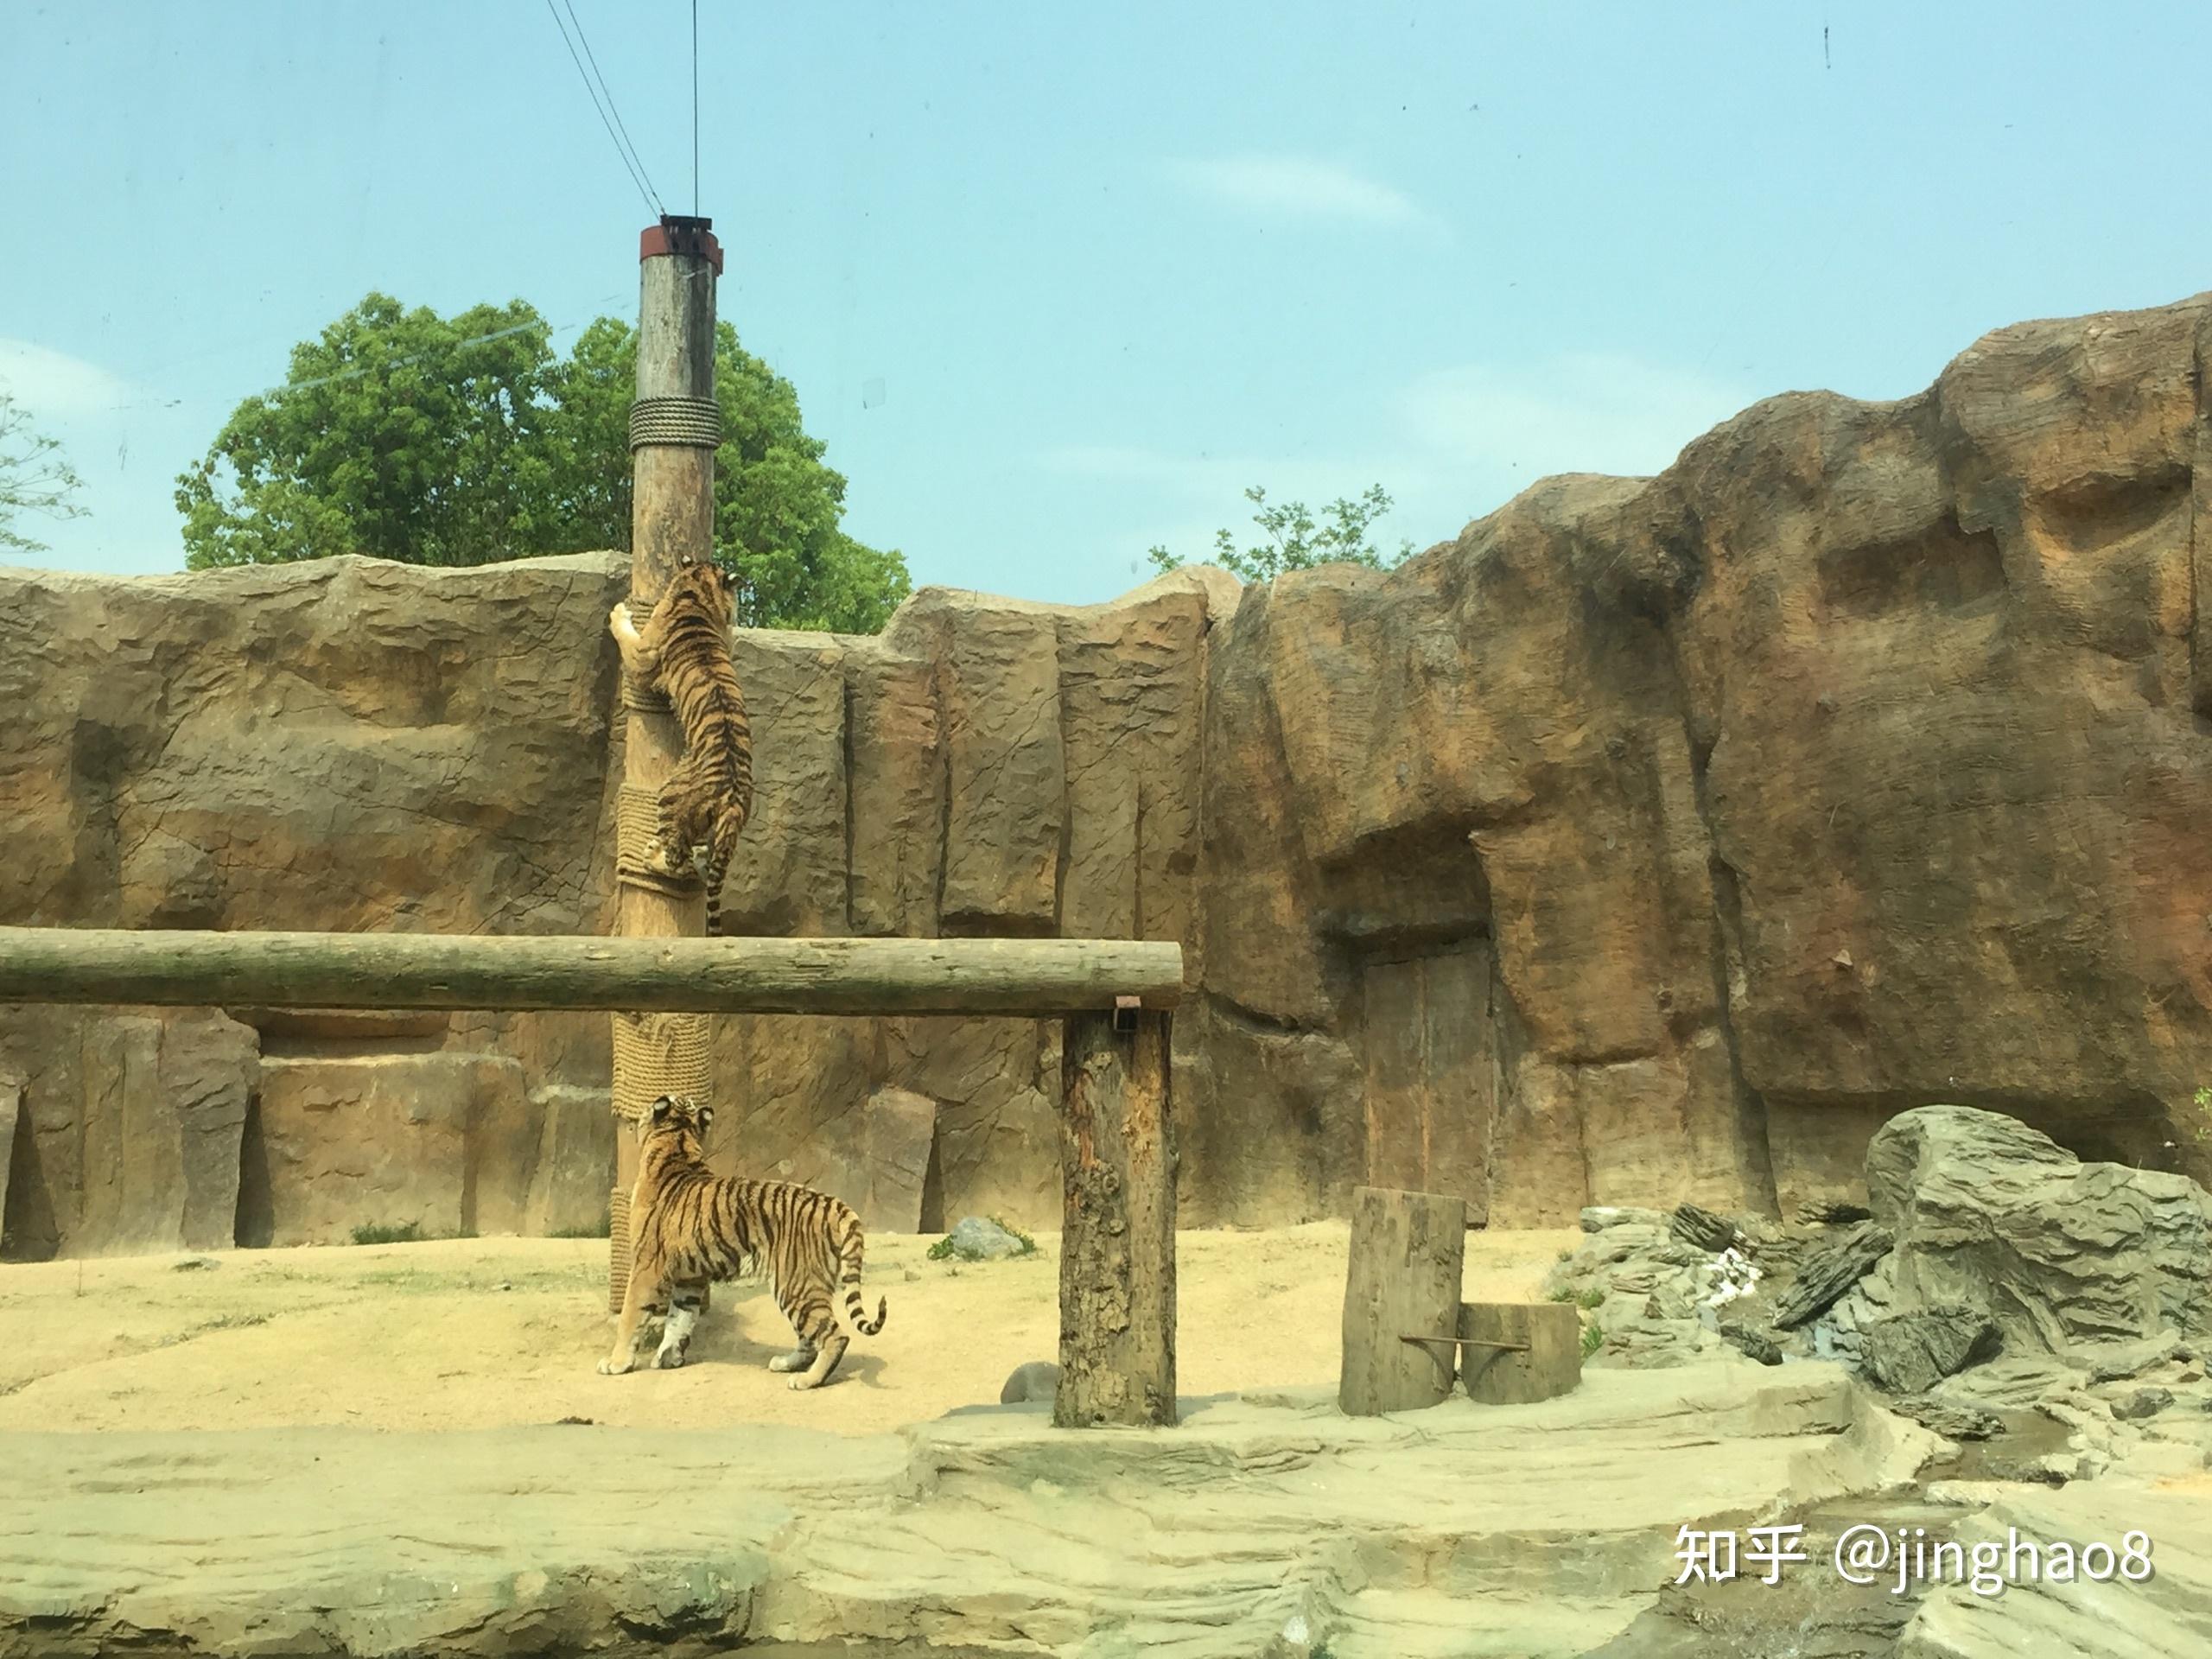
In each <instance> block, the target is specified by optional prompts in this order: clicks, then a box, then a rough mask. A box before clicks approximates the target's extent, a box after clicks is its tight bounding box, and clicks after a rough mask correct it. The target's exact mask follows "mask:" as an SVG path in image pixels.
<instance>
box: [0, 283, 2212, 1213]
mask: <svg viewBox="0 0 2212 1659" xmlns="http://www.w3.org/2000/svg"><path fill="white" fill-rule="evenodd" d="M2208 342H2212V296H2206V297H2203V298H2200V299H2197V300H2194V301H2190V302H2186V303H2183V304H2181V305H2177V306H2172V307H2168V308H2163V309H2159V310H2154V311H2146V312H2139V313H2129V314H2119V315H2104V316H2098V317H2092V318H2088V319H2082V320H2076V321H2064V322H2044V323H2031V324H2024V325H2022V326H2019V327H2013V328H2009V329H2005V330H2003V331H2000V332H1999V333H1998V334H1993V335H1991V336H1989V337H1988V338H1986V340H1982V341H1981V342H1980V343H1979V344H1978V345H1976V346H1974V348H1973V349H1972V350H1970V351H1968V352H1967V353H1965V354H1964V355H1962V356H1961V357H1960V358H1959V359H1957V360H1956V361H1955V362H1954V363H1953V364H1952V365H1950V366H1949V367H1948V369H1947V370H1946V371H1945V372H1944V373H1943V375H1942V377H1941V378H1940V379H1939V380H1938V381H1937V383H1936V385H1935V386H1934V387H1933V388H1931V389H1930V390H1929V391H1927V392H1925V393H1923V394H1922V395H1920V396H1918V397H1913V398H1910V399H1906V400H1904V401H1903V402H1898V403H1892V404H1863V403H1857V402H1853V401H1851V400H1849V399H1846V398H1842V397H1834V396H1830V395H1826V394H1792V395H1789V396H1787V397H1778V398H1774V399H1771V400H1770V401H1768V402H1766V403H1764V404H1758V406H1756V407H1754V408H1753V409H1751V410H1748V411H1746V412H1745V414H1743V415H1741V416H1738V417H1737V418H1736V419H1734V420H1732V421H1731V422H1729V423H1726V425H1724V426H1722V427H1720V428H1719V429H1716V430H1715V431H1713V432H1712V433H1710V434H1708V435H1706V436H1705V437H1703V438H1700V439H1699V440H1698V441H1697V442H1694V443H1693V444H1691V445H1690V446H1689V447H1688V448H1687V449H1686V450H1685V451H1684V452H1683V454H1682V455H1681V458H1680V459H1679V461H1677V462H1676V463H1675V466H1674V467H1670V468H1669V470H1668V471H1667V472H1665V473H1663V474H1660V475H1659V476H1658V477H1656V478H1654V479H1650V480H1620V479H1605V478H1592V477H1570V478H1560V479H1554V480H1548V481H1546V482H1544V483H1542V484H1540V485H1538V486H1535V488H1534V489H1532V490H1530V491H1529V492H1528V493H1526V494H1524V495H1522V496H1521V497H1520V498H1518V499H1516V500H1515V501H1513V502H1511V503H1510V504H1509V505H1507V506H1505V507H1504V508H1503V509H1501V510H1500V511H1498V512H1496V513H1493V514H1491V516H1490V517H1488V518H1484V519H1481V520H1478V522H1476V523H1475V524H1471V525H1469V526H1468V527H1467V529H1466V530H1465V531H1463V532H1462V533H1461V534H1460V536H1459V538H1458V539H1457V540H1456V541H1453V542H1450V543H1444V544H1441V545H1440V546H1438V547H1436V548H1433V549H1432V550H1429V551H1428V552H1427V554H1425V555H1423V556H1421V557H1420V558H1418V559H1416V560H1414V561H1412V562H1410V563H1408V564H1407V565H1405V566H1404V567H1402V568H1401V569H1398V570H1395V571H1393V572H1390V573H1388V574H1383V573H1377V572H1373V571H1367V570H1363V569H1353V568H1350V567H1342V566H1338V567H1331V568H1326V569H1319V570H1314V571H1310V572H1304V573H1300V574H1297V575H1291V576H1287V577H1285V578H1282V579H1281V580H1279V581H1278V582H1274V584H1272V586H1270V587H1268V588H1252V589H1245V590H1240V589H1239V588H1237V586H1236V583H1235V582H1232V581H1230V579H1229V578H1227V577H1226V576H1224V575H1221V574H1220V573H1219V572H1216V571H1207V570H1197V571H1188V572H1183V573H1179V574H1177V575H1173V576H1169V577H1166V578H1163V579H1161V580H1160V581H1158V582H1154V583H1152V584H1150V585H1148V586H1147V587H1145V588H1141V589H1139V590H1138V591H1137V592H1135V593H1134V594H1130V595H1128V597H1126V598H1125V599H1123V600H1121V601H1117V602H1116V603H1115V604H1112V605H1108V606H1100V607H1048V606H1041V605H1033V604H1027V603H1022V602H1019V601H1007V600H995V599H988V598H984V597H981V596H978V595H974V594H961V593H954V592H950V591H946V590H942V589H928V590H925V591H924V592H922V593H920V594H917V595H916V596H915V598H914V599H913V600H912V601H910V602H909V603H908V604H907V606H906V607H905V608H904V609H902V610H901V611H900V613H899V615H898V616H897V617H896V618H894V619H893V622H892V623H891V625H890V626H889V627H888V628H887V629H886V631H885V632H884V633H883V634H882V635H881V636H880V637H879V638H876V639H849V638H842V637H840V638H832V637H829V636H825V635H809V634H791V633H774V632H741V633H740V634H739V635H738V636H737V638H736V642H735V648H736V656H737V662H738V666H739V671H740V672H741V675H742V676H743V677H744V679H745V681H746V683H747V691H748V695H749V698H750V701H751V703H752V708H753V722H754V728H755V733H756V741H757V747H758V753H757V757H756V760H757V770H758V775H759V779H760V789H759V800H758V805H757V809H756V812H757V815H756V817H755V819H754V821H753V825H752V826H751V827H750V828H749V829H748V830H747V836H746V838H745V842H744V843H743V849H742V850H741V855H740V859H739V861H738V865H737V867H736V868H735V869H734V871H733V873H732V875H731V878H730V883H729V887H728V894H727V899H726V906H725V913H726V914H727V915H728V916H729V917H730V918H731V925H732V926H733V928H734V929H735V930H737V931H753V932H760V933H798V934H840V933H867V934H896V933H907V934H993V933H1001V934H1014V935H1022V936H1039V935H1049V934H1052V933H1056V932H1057V933H1060V934H1064V935H1086V936H1098V935H1105V936H1135V937H1144V938H1173V939H1179V940H1181V941H1182V943H1183V944H1184V946H1185V953H1186V961H1187V963H1188V964H1189V969H1190V975H1191V979H1192V987H1193V992H1194V995H1192V997H1191V999H1190V1000H1189V1001H1187V1002H1186V1004H1185V1009H1184V1011H1183V1012H1182V1013H1181V1014H1179V1015H1178V1017H1177V1022H1176V1028H1175V1041H1176V1061H1177V1072H1176V1090H1177V1096H1176V1114H1177V1118H1178V1122H1179V1133H1180V1140H1181V1145H1182V1163H1181V1179H1182V1182H1183V1187H1184V1215H1185V1220H1186V1221H1188V1222H1190V1223H1192V1224H1209V1223H1222V1222H1276V1221H1286V1220H1295V1219H1300V1218H1305V1217H1313V1216H1317V1215H1324V1214H1331V1213H1339V1212H1341V1211H1343V1209H1344V1207H1345V1205H1346V1203H1347V1200H1348V1198H1349V1193H1350V1190H1351V1187H1352V1186H1353V1185H1357V1184H1359V1183H1363V1182H1364V1183H1373V1184H1378V1185H1397V1186H1418V1187H1424V1188H1428V1189H1431V1190H1440V1191H1448V1192H1461V1193H1464V1194H1465V1196H1466V1197H1467V1198H1469V1199H1470V1201H1471V1205H1472V1209H1473V1211H1474V1213H1476V1214H1478V1215H1481V1216H1484V1217H1487V1219H1488V1220H1489V1221H1490V1222H1491V1224H1498V1225H1510V1224H1526V1223H1535V1222H1543V1221H1556V1220H1560V1219H1563V1218H1567V1217H1571V1216H1572V1215H1573V1212H1574V1211H1575V1210H1576V1209H1577V1208H1578V1207H1579V1206H1580V1205H1584V1204H1586V1203H1602V1204H1649V1205H1671V1204H1673V1203H1675V1202H1678V1201H1680V1200H1681V1199H1685V1198H1688V1199H1693V1200H1695V1201H1697V1202H1699V1203H1701V1204H1705V1205H1708V1206H1710V1207H1713V1208H1720V1209H1731V1208H1732V1209H1745V1210H1769V1211H1770V1210H1772V1209H1774V1208H1775V1207H1776V1206H1777V1205H1782V1206H1790V1205H1795V1204H1796V1202H1798V1201H1799V1200H1801V1199H1803V1198H1826V1197H1835V1196H1843V1195H1846V1194H1849V1193H1853V1192H1860V1193H1862V1194H1863V1175H1862V1173H1861V1172H1862V1169H1863V1162H1864V1154H1865V1150H1866V1143H1867V1141H1868V1140H1869V1138H1870V1137H1871V1135H1872V1133H1873V1131H1874V1129H1875V1128H1878V1126H1879V1125H1880V1124H1881V1123H1882V1122H1885V1120H1886V1119H1887V1118H1888V1117H1889V1116H1891V1115H1892V1114H1894V1113H1895V1112H1897V1111H1899V1110H1901V1109H1905V1108H1908V1107H1912V1106H1916V1105H1921V1104H1925V1103H1931V1102H1937V1101H1944V1102H1955V1103H1967V1104H1976V1105H1982V1106H1986V1107H1992V1108H1995V1109H2001V1110H2004V1111H2006V1112H2009V1113H2012V1114H2014V1115H2016V1116H2020V1117H2022V1118H2024V1119H2025V1120H2026V1121H2028V1122H2031V1123H2032V1124H2033V1125H2035V1126H2036V1127H2037V1128H2040V1129H2042V1130H2044V1132H2046V1133H2048V1134H2050V1135H2052V1136H2053V1137H2054V1138H2056V1139H2057V1140H2058V1141H2060V1142H2061V1143H2062V1144H2063V1145H2066V1146H2068V1147H2071V1148H2072V1149H2074V1150H2075V1151H2077V1152H2079V1153H2081V1154H2082V1155H2084V1156H2088V1157H2091V1158H2098V1159H2112V1160H2124V1161H2127V1162H2131V1163H2133V1162H2139V1163H2143V1164H2145V1165H2147V1166H2161V1165H2163V1166H2170V1167H2184V1168H2190V1169H2192V1170H2193V1172H2194V1173H2197V1174H2198V1175H2199V1177H2200V1179H2202V1177H2203V1176H2204V1174H2205V1173H2207V1171H2206V1163H2207V1154H2206V1149H2205V1143H2204V1141H2203V1140H2202V1138H2200V1137H2201V1135H2202V1134H2203V1132H2204V1131H2206V1130H2207V1128H2208V1127H2212V1118H2208V1117H2207V1116H2205V1115H2204V1114H2203V1113H2202V1110H2201V1109H2198V1108H2196V1107H2195V1106H2194V1105H2193V1103H2192V1101H2191V1096H2192V1093H2193V1091H2194V1090H2195V1089H2196V1086H2197V1085H2198V1084H2199V1083H2200V1082H2212V836H2208V835H2207V834H2206V832H2205V826H2206V825H2207V823H2212V814H2209V813H2208V808H2212V744H2208V743H2207V741H2206V739H2205V737H2204V735H2203V732H2202V720H2203V717H2204V715H2205V714H2208V713H2212V676H2208V674H2207V672H2206V667H2207V665H2208V664H2207V658H2206V654H2207V652H2212V645H2203V644H2200V638H2199V632H2198V624H2197V607H2196V591H2197V586H2198V578H2199V572H2200V570H2201V569H2204V568H2205V567H2206V562H2207V560H2208V559H2212V542H2204V537H2205V536H2207V535H2212V531H2207V532H2202V533H2200V532H2199V531H2198V530H2197V528H2196V526H2197V524H2198V519H2199V504H2200V502H2202V501H2204V500H2205V499H2206V498H2207V496H2208V495H2212V394H2208V392H2207V391H2206V388H2205V385H2204V376H2203V373H2202V365H2203V362H2204V359H2205V355H2206V349H2207V345H2208ZM2206 522H2207V523H2208V524H2212V518H2208V519H2207V520H2206ZM2201 542H2204V545H2203V546H2202V548H2200V543H2201ZM623 581H624V576H623V565H622V562H621V561H620V560H619V559H615V558H612V557H610V556H578V557H575V558H569V559H557V560H540V561H534V562H528V563H518V564H511V565H503V566H491V567H485V568H482V569H471V570H446V571H433V570H421V569H410V568H406V567H400V566H393V565H387V564H381V563H373V562H369V561H361V560H351V559H347V560H335V561H328V562H323V563H315V564H303V565H298V566H291V567H277V568H272V569H257V570H250V571H236V572H220V573H209V574H206V575H195V576H189V577H166V578H155V579H138V580H106V579H94V578H86V577H66V576H56V575H44V574H41V573H36V572H29V571H4V572H0V703H4V705H5V706H7V707H9V708H10V709H11V710H12V711H16V717H15V718H14V719H12V720H10V721H8V722H6V724H5V726H4V728H0V827H4V829H5V831H6V833H7V836H8V839H9V842H10V856H9V857H8V859H7V860H6V861H4V862H0V921H5V922H11V923H25V922H28V923H38V924H52V925H106V926H118V925H119V926H170V927H175V926H210V927H314V928H358V927H394V928H419V929H439V930H447V931H493V932H497V931H540V932H545V931H599V930H600V929H601V927H602V926H603V925H604V920H605V912H606V906H607V902H608V893H609V879H610V864H611V859H610V855H609V854H610V848H611V841H610V836H609V828H608V826H609V823H610V817H609V806H610V791H609V787H608V780H609V779H610V777H611V776H613V772H610V768H609V760H610V757H609V754H608V743H609V741H610V740H609V722H608V719H607V715H608V712H609V710H610V709H611V707H612V706H613V696H614V684H613V670H614V655H613V646H612V645H611V643H610V642H609V641H608V640H607V635H606V632H605V626H604V623H605V615H606V612H607V607H608V605H609V604H611V603H612V602H613V600H614V599H616V598H617V597H620V594H621V592H622V588H623ZM718 1045H719V1051H720V1054H721V1061H722V1064H721V1071H720V1077H721V1079H722V1083H721V1088H722V1094H721V1104H722V1105H723V1106H724V1108H725V1110H724V1112H723V1115H722V1117H721V1120H720V1122H718V1125H717V1134H718V1135H721V1136H723V1137H725V1139H724V1141H723V1144H722V1146H721V1156H722V1157H724V1158H725V1159H727V1160H731V1161H733V1162H740V1163H743V1164H745V1165H747V1166H751V1167H753V1168H754V1169H756V1170H759V1171H760V1172H762V1173H784V1174H787V1175H791V1176H796V1177H798V1178H800V1179H812V1180H817V1181H822V1182H824V1183H827V1184H829V1185H833V1186H836V1187H837V1188H838V1189H839V1190H841V1191H843V1192H847V1194H848V1195H849V1196H853V1197H855V1198H856V1199H858V1200H860V1201H861V1202H862V1203H863V1207H864V1213H869V1214H870V1218H871V1220H872V1222H874V1224H878V1225H893V1226H898V1225H904V1226H913V1225H917V1224H925V1225H937V1224H942V1223H944V1222H949V1221H950V1220H951V1219H953V1218H954V1217H957V1215H959V1214H961V1213H965V1212H967V1211H998V1212H1000V1213H1002V1214H1005V1215H1006V1216H1007V1217H1009V1218H1012V1219H1017V1220H1024V1221H1027V1222H1030V1223H1043V1224H1052V1222H1054V1221H1055V1220H1056V1217H1057V1205H1058V1198H1057V1194H1058V1181H1057V1177H1056V1174H1055V1169H1054V1160H1055V1157H1056V1153H1055V1142H1054V1139H1053V1113H1054V1111H1055V1109H1056V1102H1055V1095H1056V1092H1057V1089H1058V1053H1057V1046H1056V1038H1055V1032H1054V1028H1053V1027H1052V1026H1051V1025H1050V1024H1037V1023H1034V1022H1029V1021H1023V1020H914V1019H887V1020H851V1021H842V1022H834V1021H822V1020H797V1019H771V1018H760V1019H731V1020H725V1021H723V1022H722V1028H721V1035H720V1038H719V1039H718ZM606 1076H607V1037H606V1022H605V1021H604V1020H602V1019H599V1018H597V1017H594V1016H559V1017H534V1016H497V1017H495V1016H486V1015H456V1016H454V1017H452V1018H450V1019H448V1018H445V1017H443V1016H429V1017H425V1016H421V1015H409V1016H404V1017H401V1016H384V1017H377V1016H368V1017H363V1018H359V1019H354V1020H337V1019H334V1018H330V1017H323V1018H320V1019H317V1018H312V1017H308V1016H302V1015H296V1014H283V1013H281V1012H276V1013H272V1012H268V1011H260V1010H251V1009H230V1010H224V1011H215V1010H210V1011H207V1012H204V1013H192V1012H188V1013H156V1012H149V1011H137V1012H129V1011H114V1012H111V1011H106V1010H96V1011H95V1010H86V1011H73V1010H40V1009H24V1010H9V1011H0V1109H5V1108H6V1106H7V1104H8V1103H9V1101H10V1098H11V1097H14V1091H13V1090H11V1089H10V1087H9V1086H8V1085H7V1083H6V1079H7V1078H9V1077H13V1078H15V1079H16V1080H19V1081H20V1082H21V1083H22V1090H21V1091H20V1104H19V1105H18V1106H17V1107H16V1120H17V1121H16V1126H15V1130H14V1138H13V1141H12V1143H11V1145H10V1157H9V1159H8V1160H7V1171H8V1173H7V1194H8V1198H7V1210H6V1211H5V1213H4V1217H0V1220H4V1224H5V1226H6V1228H7V1230H8V1231H9V1233H10V1236H11V1240H12V1243H11V1244H10V1249H11V1250H13V1251H14V1252H16V1253H17V1254H44V1253H48V1252H49V1251H51V1250H54V1249H71V1250H73V1249H87V1250H89V1249H113V1248H128V1247H131V1246H134V1245H137V1246H143V1245H147V1244H151V1243H192V1244H195V1245H197V1244H200V1243H206V1242H213V1236H215V1235H219V1234H220V1233H222V1231H223V1227H224V1217H225V1216H226V1213H228V1214H232V1215H233V1216H234V1217H235V1228H236V1233H237V1236H238V1237H239V1238H240V1240H241V1241H242V1242H249V1243H253V1242H278V1243H282V1242H286V1241H289V1240H300V1239H308V1238H322V1237H330V1236H342V1235H343V1230H344V1229H345V1228H346V1227H347V1226H350V1225H352V1224H357V1223H360V1222H365V1221H367V1222H378V1223H385V1224H394V1223H400V1222H404V1221H407V1220H415V1221H417V1222H418V1223H419V1224H422V1225H423V1227H424V1228H425V1229H426V1230H431V1231H441V1230H458V1229H461V1228H467V1227H474V1228H478V1229H480V1230H487V1231H488V1230H504V1229H510V1228H512V1229H518V1230H550V1229H553V1228H559V1227H568V1226H576V1225H584V1224H588V1223H589V1222H590V1220H591V1219H593V1218H594V1217H596V1215H597V1213H598V1211H599V1210H600V1208H601V1205H603V1203H604V1196H605V1187H606V1184H607V1182H606V1176H607V1166H608V1160H609V1158H610V1156H611V1126H610V1124H609V1122H608V1121H607V1110H606V1103H605V1096H604V1092H603V1090H604V1087H605V1083H606ZM233 1149H235V1152H236V1156H235V1157H233V1155H232V1154H233Z"/></svg>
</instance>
